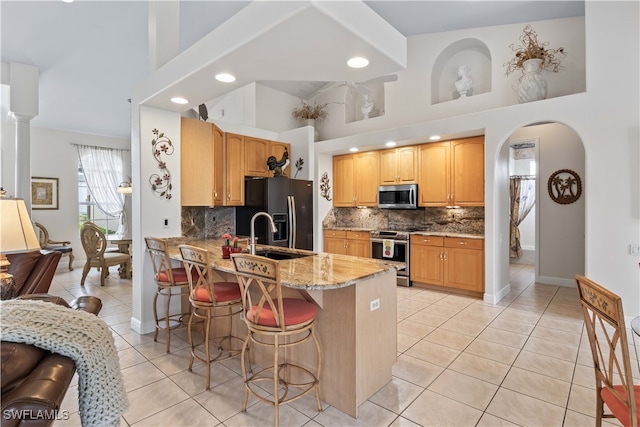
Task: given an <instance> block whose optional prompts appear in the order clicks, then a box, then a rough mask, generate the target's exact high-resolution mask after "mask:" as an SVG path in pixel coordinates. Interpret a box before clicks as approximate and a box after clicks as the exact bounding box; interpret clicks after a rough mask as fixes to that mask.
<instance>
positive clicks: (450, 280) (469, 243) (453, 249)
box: [410, 235, 484, 292]
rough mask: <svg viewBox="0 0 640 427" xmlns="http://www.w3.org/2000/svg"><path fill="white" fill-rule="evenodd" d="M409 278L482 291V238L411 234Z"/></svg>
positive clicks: (421, 281) (414, 280)
mask: <svg viewBox="0 0 640 427" xmlns="http://www.w3.org/2000/svg"><path fill="white" fill-rule="evenodd" d="M410 259H411V266H410V271H411V281H412V282H420V283H426V284H429V285H440V286H447V287H451V288H458V289H464V290H467V291H473V292H484V240H482V239H465V238H456V237H439V236H420V235H412V236H411V258H410Z"/></svg>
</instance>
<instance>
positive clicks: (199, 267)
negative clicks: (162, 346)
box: [178, 245, 244, 390]
mask: <svg viewBox="0 0 640 427" xmlns="http://www.w3.org/2000/svg"><path fill="white" fill-rule="evenodd" d="M178 248H179V249H180V255H181V256H182V262H183V264H184V268H185V270H186V273H187V277H188V280H189V301H190V302H191V316H189V343H190V344H191V360H190V361H189V371H190V372H191V371H192V368H193V362H194V360H195V359H198V360H200V361H202V362H204V363H206V364H207V388H206V389H207V390H209V389H210V388H211V362H216V361H220V360H225V359H228V358H230V357H233V356H236V355H239V354H240V351H241V344H242V342H243V341H244V340H243V339H242V338H240V337H237V336H235V335H233V319H234V317H236V315H239V314H240V313H241V312H242V300H241V298H240V287H239V286H238V283H236V282H214V281H213V271H212V270H211V261H210V259H209V252H208V251H207V250H205V249H202V248H198V247H195V246H190V245H179V246H178ZM194 318H198V319H202V325H203V336H204V340H203V341H202V343H200V344H196V343H195V342H194V339H193V320H194ZM220 319H228V321H227V323H228V325H229V329H228V333H227V334H226V335H224V336H221V337H214V338H211V322H212V321H215V322H219V321H220ZM210 339H213V340H214V342H215V343H216V344H217V346H218V348H217V350H218V351H217V354H215V355H214V356H212V355H211V346H210V342H209V341H210ZM233 340H236V342H237V349H235V350H234V349H233V344H232V341H233ZM225 342H226V343H227V344H226V349H225V348H224V346H223V344H224V343H225ZM201 347H202V348H201ZM203 352H204V355H203V354H202V353H203ZM225 355H226V357H224V356H225Z"/></svg>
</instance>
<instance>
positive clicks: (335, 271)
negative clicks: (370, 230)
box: [167, 237, 405, 290]
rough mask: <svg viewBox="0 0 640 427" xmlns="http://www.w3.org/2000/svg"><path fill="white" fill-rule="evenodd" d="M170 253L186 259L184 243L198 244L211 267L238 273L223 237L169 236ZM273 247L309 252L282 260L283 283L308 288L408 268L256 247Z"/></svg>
mask: <svg viewBox="0 0 640 427" xmlns="http://www.w3.org/2000/svg"><path fill="white" fill-rule="evenodd" d="M167 241H168V244H169V255H170V257H171V258H172V259H175V260H180V261H181V260H182V258H181V256H180V250H179V248H178V246H179V245H181V244H186V245H192V246H197V247H200V248H203V249H206V250H207V251H209V254H210V260H211V267H212V268H213V269H215V270H219V271H221V272H225V273H231V274H235V269H234V268H233V262H232V261H231V260H230V259H223V258H222V245H223V241H222V240H221V239H190V238H185V237H175V238H169V239H167ZM261 249H270V250H274V251H279V252H290V253H299V254H308V255H309V256H305V257H302V258H295V259H291V260H281V261H280V281H281V283H282V285H283V286H286V287H289V288H296V289H305V290H328V289H338V288H344V287H347V286H351V285H354V284H356V283H358V282H359V281H362V280H365V279H369V278H373V277H376V276H379V275H382V274H384V273H386V272H387V271H389V270H399V269H403V268H405V266H404V263H399V262H394V261H389V260H379V259H370V258H360V257H354V256H349V255H338V254H329V253H315V252H311V251H305V250H300V249H289V248H283V247H279V246H266V245H257V247H256V250H261Z"/></svg>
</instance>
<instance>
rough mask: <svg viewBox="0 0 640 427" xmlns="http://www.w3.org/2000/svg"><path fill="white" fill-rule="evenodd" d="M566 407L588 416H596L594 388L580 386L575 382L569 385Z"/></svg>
mask: <svg viewBox="0 0 640 427" xmlns="http://www.w3.org/2000/svg"><path fill="white" fill-rule="evenodd" d="M567 409H571V410H572V411H576V412H579V413H581V414H584V415H588V416H590V417H595V416H596V391H595V388H588V387H582V386H579V385H576V384H573V385H572V386H571V392H570V394H569V403H568V404H567Z"/></svg>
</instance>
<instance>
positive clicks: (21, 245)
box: [0, 198, 40, 254]
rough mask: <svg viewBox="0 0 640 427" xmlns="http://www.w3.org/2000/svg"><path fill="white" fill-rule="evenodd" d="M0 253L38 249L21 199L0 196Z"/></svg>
mask: <svg viewBox="0 0 640 427" xmlns="http://www.w3.org/2000/svg"><path fill="white" fill-rule="evenodd" d="M0 214H1V215H0V253H3V254H11V253H15V252H29V251H35V250H40V241H39V240H38V236H36V232H35V231H34V229H33V225H32V224H31V219H30V218H29V214H28V212H27V207H26V206H25V204H24V200H23V199H5V198H0Z"/></svg>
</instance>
